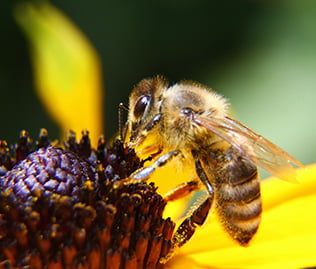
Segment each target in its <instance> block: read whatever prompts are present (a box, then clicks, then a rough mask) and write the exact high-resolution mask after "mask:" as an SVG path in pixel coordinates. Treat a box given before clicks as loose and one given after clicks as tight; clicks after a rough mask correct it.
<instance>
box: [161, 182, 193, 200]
mask: <svg viewBox="0 0 316 269" xmlns="http://www.w3.org/2000/svg"><path fill="white" fill-rule="evenodd" d="M198 189H199V183H198V181H196V180H192V181H188V182H184V183H182V184H180V185H178V186H176V187H175V188H174V189H172V190H170V191H169V192H167V193H166V194H165V196H164V199H165V200H166V201H167V202H170V201H174V200H178V199H180V198H182V197H185V196H187V195H189V194H190V193H191V192H193V191H196V190H198Z"/></svg>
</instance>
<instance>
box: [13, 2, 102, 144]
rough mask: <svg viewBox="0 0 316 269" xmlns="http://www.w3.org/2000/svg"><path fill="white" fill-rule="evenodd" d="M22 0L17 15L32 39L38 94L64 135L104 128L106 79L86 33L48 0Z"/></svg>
mask: <svg viewBox="0 0 316 269" xmlns="http://www.w3.org/2000/svg"><path fill="white" fill-rule="evenodd" d="M37 4H38V5H36V6H35V5H34V4H33V5H32V4H30V3H24V4H20V5H19V6H18V7H17V8H16V10H15V17H16V20H17V21H18V23H19V25H20V26H21V28H22V29H23V31H24V32H25V34H26V36H27V38H28V41H29V43H30V49H31V55H32V63H33V69H34V76H35V83H36V87H37V91H38V94H39V96H40V98H41V100H42V102H43V103H44V105H45V106H46V108H47V110H48V111H49V113H50V114H51V116H52V117H53V118H54V119H55V120H56V121H57V123H58V124H59V125H60V126H61V128H62V131H63V134H65V131H66V130H69V129H73V130H74V131H75V132H77V133H80V132H81V130H82V129H84V128H87V129H88V130H89V131H90V135H91V139H92V141H93V142H96V139H97V136H99V135H100V134H101V133H102V131H103V130H102V122H103V117H102V83H101V68H100V63H99V60H98V55H97V53H96V52H95V50H94V48H93V47H92V46H91V45H90V43H89V42H88V40H87V39H86V38H85V37H84V35H83V34H82V33H81V32H80V31H79V30H78V29H77V28H76V27H75V26H74V25H73V24H72V22H71V21H70V20H69V19H67V18H66V17H65V16H64V15H63V14H62V13H61V12H60V11H58V10H57V9H56V8H54V7H53V6H52V5H50V4H49V3H48V2H46V1H39V2H37Z"/></svg>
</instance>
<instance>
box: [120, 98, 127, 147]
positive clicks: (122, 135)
mask: <svg viewBox="0 0 316 269" xmlns="http://www.w3.org/2000/svg"><path fill="white" fill-rule="evenodd" d="M123 111H128V107H127V106H126V105H125V104H124V103H119V105H118V124H119V126H118V128H119V135H120V140H121V141H122V142H124V141H125V138H126V131H127V128H126V124H124V119H123Z"/></svg>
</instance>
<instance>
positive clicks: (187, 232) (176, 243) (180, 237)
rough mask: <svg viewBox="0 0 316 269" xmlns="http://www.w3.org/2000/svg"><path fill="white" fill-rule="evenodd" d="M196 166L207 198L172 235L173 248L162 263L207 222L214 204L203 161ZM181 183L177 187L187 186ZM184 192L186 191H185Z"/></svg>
mask: <svg viewBox="0 0 316 269" xmlns="http://www.w3.org/2000/svg"><path fill="white" fill-rule="evenodd" d="M195 167H196V173H197V174H198V176H199V178H200V179H201V181H202V182H203V183H204V184H205V185H206V188H207V191H208V195H207V197H206V198H205V200H204V201H203V202H202V203H201V204H200V205H199V206H197V207H196V208H195V209H194V211H193V213H192V214H191V215H190V216H189V217H187V218H186V219H185V220H184V221H183V222H182V223H181V224H180V226H179V227H178V229H177V230H176V232H175V233H174V235H173V237H172V244H173V246H172V249H171V250H170V251H169V252H168V254H167V255H166V256H165V257H163V258H161V260H160V262H161V263H166V262H167V261H168V260H169V259H170V258H171V257H172V256H173V254H174V252H175V250H176V249H177V248H179V247H181V246H183V245H184V244H185V243H186V242H187V241H188V240H189V239H190V238H191V237H192V236H193V234H194V233H195V230H196V228H197V226H201V225H203V223H204V222H205V220H206V218H207V216H208V213H209V211H210V208H211V206H212V203H213V200H214V192H213V188H212V185H211V183H210V181H209V179H208V178H207V175H206V173H205V172H204V170H203V167H202V165H201V162H200V161H199V160H197V161H196V162H195ZM188 183H190V182H187V183H184V184H181V185H185V184H188ZM181 185H179V186H178V187H177V188H180V189H182V188H185V186H181ZM188 185H192V186H194V184H193V183H190V184H188ZM196 187H197V186H196ZM177 188H176V190H175V193H177ZM187 188H189V187H187ZM182 192H183V193H184V191H182ZM170 196H171V198H173V194H172V192H171V195H170ZM167 198H168V197H167Z"/></svg>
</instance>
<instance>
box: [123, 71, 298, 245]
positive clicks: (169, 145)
mask: <svg viewBox="0 0 316 269" xmlns="http://www.w3.org/2000/svg"><path fill="white" fill-rule="evenodd" d="M129 102H130V103H129V115H128V121H127V123H128V124H127V126H128V127H127V138H126V140H127V141H128V143H129V145H130V146H132V147H134V148H135V149H136V151H137V150H138V151H141V154H142V156H144V155H147V156H149V157H152V158H154V160H155V161H154V162H153V164H152V165H150V166H148V167H146V168H143V169H141V170H140V171H137V172H136V173H134V174H133V175H132V176H131V177H130V180H146V179H147V178H148V177H149V175H151V173H152V172H153V171H155V170H156V169H157V168H158V167H161V166H163V165H164V164H165V163H168V162H169V161H171V159H173V158H178V157H177V156H180V158H179V160H180V162H189V163H190V164H189V165H191V166H192V167H194V168H195V171H196V175H195V178H193V179H192V180H190V181H188V182H185V183H183V184H180V185H179V186H177V187H176V188H175V189H173V190H172V191H171V192H169V193H168V194H167V195H166V197H165V199H166V200H174V199H178V198H179V197H182V196H184V195H187V194H188V193H190V192H192V191H195V190H199V189H201V188H202V187H203V186H204V188H205V189H206V191H207V196H206V199H205V200H204V201H203V202H202V203H201V205H200V206H198V207H197V208H196V209H195V210H194V211H193V213H192V215H190V216H189V217H187V218H186V219H185V220H184V221H183V223H182V224H181V225H180V226H179V227H178V230H177V232H176V233H175V235H174V238H173V243H174V246H175V247H180V246H181V245H183V244H184V243H185V242H186V241H187V240H188V239H190V237H191V236H192V235H193V233H194V231H195V228H196V226H197V225H202V224H203V223H204V221H205V219H206V217H207V215H208V212H209V209H210V208H211V207H214V208H215V211H216V213H217V215H218V216H219V219H220V221H221V223H222V225H223V227H224V228H225V230H226V232H227V233H228V234H229V235H230V236H231V237H232V238H233V239H234V240H235V241H237V242H238V243H239V244H240V245H242V246H246V245H247V244H248V242H249V241H250V240H251V239H252V238H253V236H254V234H255V233H256V231H257V229H258V227H259V223H260V219H261V211H262V203H261V195H260V184H259V177H258V171H257V166H260V167H262V168H264V169H265V170H266V171H268V172H269V173H271V174H273V175H275V176H277V177H279V178H282V179H285V180H289V181H295V170H294V165H297V166H302V164H301V163H300V162H299V161H297V160H296V159H295V158H294V157H292V156H291V155H289V154H288V153H286V152H285V151H283V150H282V149H280V148H279V147H278V146H276V145H274V144H273V143H271V142H270V141H268V140H267V139H265V138H264V137H262V136H261V135H259V134H257V133H255V132H254V131H252V130H250V129H249V128H247V127H246V126H245V125H243V124H241V123H240V122H238V121H236V120H234V119H232V118H230V117H229V116H228V115H227V111H228V107H229V105H228V102H227V100H226V99H225V98H224V97H222V96H221V95H219V94H217V93H215V92H213V91H212V90H211V89H208V88H206V87H205V86H202V85H200V84H197V83H194V82H190V81H182V82H180V83H177V84H174V85H172V86H169V85H168V83H167V81H166V80H165V79H164V78H162V77H159V76H157V77H154V78H149V79H144V80H142V81H141V82H140V83H139V84H138V85H136V87H135V88H134V89H133V91H132V93H131V95H130V100H129Z"/></svg>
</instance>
